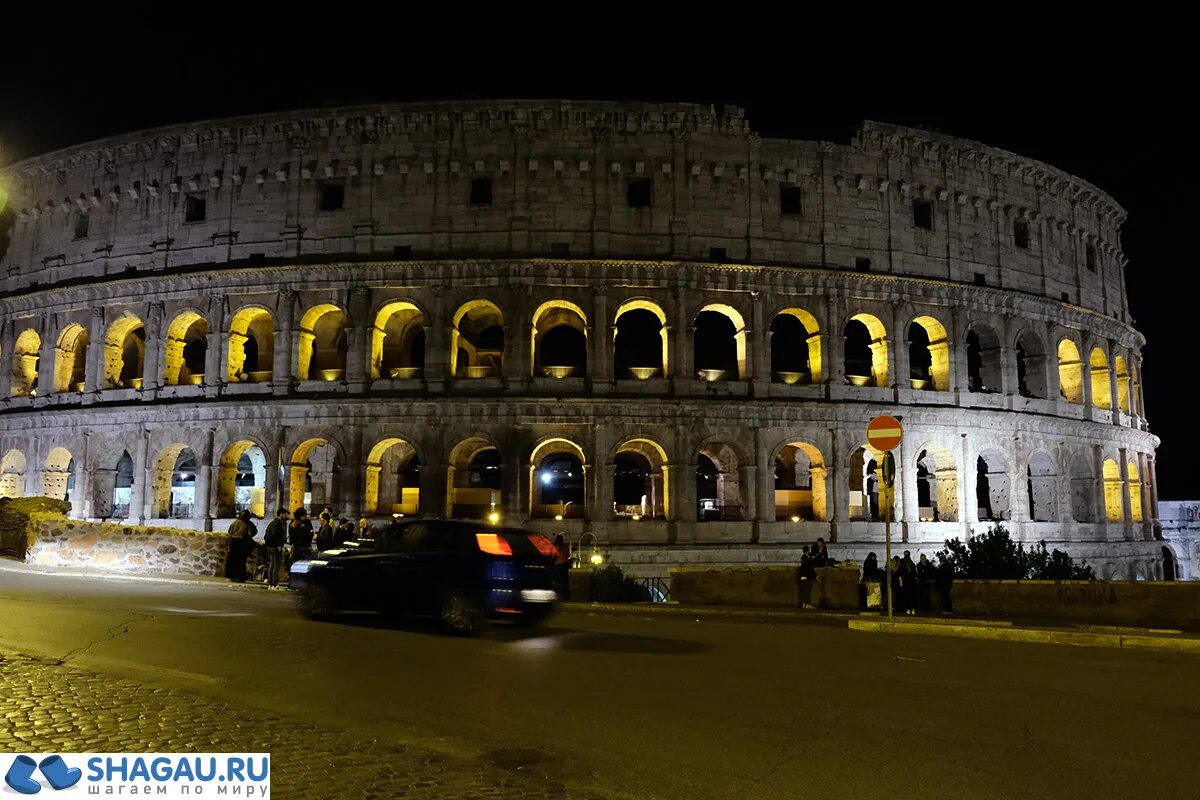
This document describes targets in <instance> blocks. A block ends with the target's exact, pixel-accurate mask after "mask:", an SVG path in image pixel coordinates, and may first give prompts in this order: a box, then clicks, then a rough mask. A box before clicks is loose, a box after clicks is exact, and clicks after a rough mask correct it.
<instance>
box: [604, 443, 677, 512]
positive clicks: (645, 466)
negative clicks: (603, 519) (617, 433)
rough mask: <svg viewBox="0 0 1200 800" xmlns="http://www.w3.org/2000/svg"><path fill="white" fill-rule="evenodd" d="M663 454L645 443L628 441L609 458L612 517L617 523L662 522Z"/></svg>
mask: <svg viewBox="0 0 1200 800" xmlns="http://www.w3.org/2000/svg"><path fill="white" fill-rule="evenodd" d="M669 469H670V467H669V466H668V465H667V454H666V451H665V450H663V448H662V447H661V446H660V445H659V444H658V443H657V442H653V441H650V440H649V439H630V440H629V441H627V442H625V443H624V444H622V445H621V446H620V447H618V448H617V453H616V456H615V457H614V458H613V478H612V480H613V487H612V488H613V513H614V514H615V515H616V517H617V518H618V519H641V518H652V519H656V518H664V519H665V518H666V517H667V516H668V514H669V512H670V503H669V500H668V497H667V485H668V482H667V475H668V470H669Z"/></svg>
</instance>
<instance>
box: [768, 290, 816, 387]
mask: <svg viewBox="0 0 1200 800" xmlns="http://www.w3.org/2000/svg"><path fill="white" fill-rule="evenodd" d="M771 375H772V376H773V377H774V380H775V381H776V382H777V383H786V384H789V385H790V384H796V383H820V382H821V381H822V380H823V379H824V374H823V373H822V370H821V332H820V328H818V327H817V319H816V317H814V316H813V315H812V314H810V313H808V312H807V311H805V310H804V309H802V308H788V309H784V310H783V311H780V312H779V313H778V314H776V315H775V319H773V320H771Z"/></svg>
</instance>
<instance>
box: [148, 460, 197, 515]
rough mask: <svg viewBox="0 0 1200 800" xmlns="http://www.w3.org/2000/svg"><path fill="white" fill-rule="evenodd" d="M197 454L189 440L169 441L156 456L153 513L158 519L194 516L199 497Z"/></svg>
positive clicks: (152, 488) (152, 489)
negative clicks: (176, 442)
mask: <svg viewBox="0 0 1200 800" xmlns="http://www.w3.org/2000/svg"><path fill="white" fill-rule="evenodd" d="M196 464H197V460H196V454H195V453H193V452H192V451H191V449H190V448H189V447H188V446H187V445H185V444H172V445H168V446H166V447H164V448H162V449H161V450H159V451H158V456H157V457H156V458H155V460H154V485H153V486H152V487H151V491H152V493H153V499H152V501H151V511H152V516H154V517H155V518H157V519H190V518H191V517H192V516H193V513H192V512H193V509H194V506H195V503H196V502H197V498H196Z"/></svg>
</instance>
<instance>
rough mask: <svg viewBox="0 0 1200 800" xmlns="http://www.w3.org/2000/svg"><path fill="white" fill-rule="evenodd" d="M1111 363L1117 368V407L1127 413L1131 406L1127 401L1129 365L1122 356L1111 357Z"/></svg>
mask: <svg viewBox="0 0 1200 800" xmlns="http://www.w3.org/2000/svg"><path fill="white" fill-rule="evenodd" d="M1113 363H1114V364H1115V366H1116V368H1117V407H1118V408H1120V409H1121V411H1123V412H1125V413H1126V414H1128V413H1129V409H1130V408H1131V406H1130V403H1129V366H1128V365H1127V364H1126V362H1125V357H1124V356H1117V357H1116V358H1115V359H1113Z"/></svg>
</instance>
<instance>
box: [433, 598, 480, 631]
mask: <svg viewBox="0 0 1200 800" xmlns="http://www.w3.org/2000/svg"><path fill="white" fill-rule="evenodd" d="M440 616H441V619H442V624H443V625H445V626H446V628H447V629H448V630H449V631H450V632H451V633H457V634H459V635H460V636H467V635H470V634H472V633H477V632H478V631H479V629H480V628H482V627H483V624H484V621H485V620H484V614H483V608H482V606H481V605H480V603H479V601H478V600H477V599H475V598H474V597H471V595H469V594H467V593H466V592H464V591H462V590H461V589H451V590H449V591H447V592H446V593H445V595H443V596H442V612H441V615H440Z"/></svg>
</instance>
